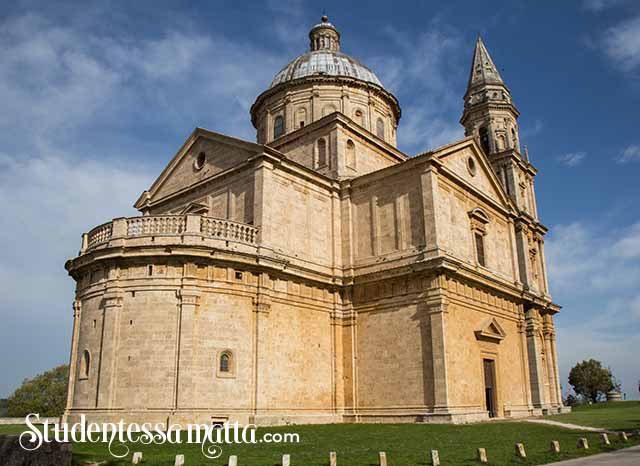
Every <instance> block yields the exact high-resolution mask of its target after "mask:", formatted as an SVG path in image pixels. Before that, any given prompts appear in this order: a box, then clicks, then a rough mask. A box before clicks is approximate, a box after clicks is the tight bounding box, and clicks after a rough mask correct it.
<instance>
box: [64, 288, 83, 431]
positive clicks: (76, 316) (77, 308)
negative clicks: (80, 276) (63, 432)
mask: <svg viewBox="0 0 640 466" xmlns="http://www.w3.org/2000/svg"><path fill="white" fill-rule="evenodd" d="M81 321H82V301H80V300H79V299H76V300H75V301H73V330H72V334H71V335H72V336H71V354H70V356H69V384H68V386H67V403H66V407H65V412H64V415H63V417H62V422H63V423H64V422H67V417H68V416H69V410H71V409H72V408H73V395H74V392H75V388H76V377H77V374H78V338H79V336H80V324H81Z"/></svg>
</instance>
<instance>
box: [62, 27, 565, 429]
mask: <svg viewBox="0 0 640 466" xmlns="http://www.w3.org/2000/svg"><path fill="white" fill-rule="evenodd" d="M309 40H310V42H309V48H310V50H309V51H308V52H307V53H304V54H303V55H300V56H299V57H297V58H295V59H294V60H293V61H291V62H290V63H289V64H288V65H287V66H286V67H285V68H283V69H282V71H280V72H279V73H277V74H276V75H275V78H274V79H273V81H272V83H271V85H270V86H269V88H268V89H266V90H265V91H264V92H262V93H261V94H260V95H259V96H258V97H257V98H256V100H255V103H254V104H253V106H252V107H251V121H252V123H253V126H254V127H255V129H256V142H251V141H245V140H241V139H238V138H235V137H231V136H227V135H223V134H219V133H216V132H213V131H210V130H206V129H202V128H196V129H195V130H194V131H193V133H192V134H191V135H190V136H189V138H188V139H187V140H186V141H185V142H184V144H183V145H182V147H180V149H179V150H178V152H177V153H176V154H175V156H174V157H173V159H171V161H170V162H169V164H168V165H167V166H166V168H165V169H164V171H163V172H162V173H160V175H159V176H158V178H157V179H156V181H155V182H154V183H153V184H152V185H151V187H149V188H148V190H146V191H144V192H143V193H142V194H141V196H140V197H139V198H138V200H137V201H136V202H135V207H136V208H137V209H138V210H139V211H140V216H138V217H132V218H116V219H113V220H111V221H108V222H107V223H104V224H102V225H99V226H97V227H95V228H93V229H92V230H90V231H89V232H88V233H85V234H84V235H83V236H82V245H81V249H80V253H79V255H78V256H77V257H75V258H73V259H71V260H69V261H67V263H66V269H67V271H68V272H69V274H70V275H71V277H73V279H74V280H75V281H76V283H77V290H76V298H75V301H74V305H73V315H74V324H73V339H72V348H71V371H70V379H69V392H68V401H67V408H66V411H65V418H66V419H67V420H68V421H70V422H75V421H77V419H78V418H79V416H80V414H86V415H87V419H88V420H90V421H92V422H107V421H113V422H117V421H119V420H120V419H124V420H125V422H172V423H185V424H186V423H190V422H191V423H193V422H200V423H211V422H214V423H218V422H224V421H227V420H229V421H236V420H237V421H240V422H241V423H248V422H251V423H255V424H257V425H277V424H287V423H335V422H473V421H479V420H484V419H488V418H491V417H505V418H516V417H524V416H532V415H539V414H542V413H554V412H561V411H563V410H565V409H566V408H564V407H563V405H562V397H561V392H560V382H559V373H558V357H557V352H556V336H555V335H556V333H555V329H554V322H553V318H554V315H555V314H556V313H558V312H559V310H560V307H559V306H558V305H556V304H554V303H553V301H552V299H551V297H550V295H549V286H548V283H547V269H546V262H545V254H544V235H545V233H546V232H547V229H546V227H545V226H544V225H543V224H542V223H540V221H539V219H538V209H537V207H536V195H535V190H534V179H535V175H536V169H535V168H534V166H533V165H532V164H531V162H530V161H529V157H528V154H527V151H526V149H525V150H524V151H523V150H521V143H520V138H519V135H518V121H517V120H518V116H519V112H518V110H517V108H516V106H515V105H514V103H513V100H512V96H511V93H510V91H509V89H508V88H507V86H506V85H505V83H504V81H503V79H502V77H501V75H500V73H499V72H498V69H497V67H496V65H495V64H494V62H493V61H492V59H491V57H490V56H489V53H488V51H487V49H486V47H485V45H484V44H483V42H482V40H481V39H480V38H478V41H477V43H476V45H475V51H474V53H473V60H472V63H471V71H470V74H469V81H468V86H467V89H466V92H465V93H464V107H463V108H462V118H461V119H460V123H461V124H462V125H463V126H464V128H465V137H464V139H461V140H459V141H452V142H451V143H450V144H447V145H445V146H442V147H438V148H431V149H428V150H426V151H425V152H423V153H420V154H418V155H413V156H410V155H407V154H404V153H403V152H401V151H400V150H398V148H397V145H396V131H397V128H398V123H399V120H400V116H401V110H400V105H399V102H398V100H397V99H396V97H395V96H394V95H393V94H392V93H391V92H389V91H388V90H387V89H385V88H384V86H383V85H382V83H381V82H380V80H379V79H378V78H377V77H376V75H375V74H374V72H373V71H372V70H370V69H369V68H367V67H366V66H364V65H363V64H362V63H360V62H359V61H358V60H356V59H355V58H353V57H351V56H349V55H347V54H345V53H343V52H342V50H341V35H340V32H339V31H338V30H337V28H336V27H335V26H334V25H333V24H331V23H330V22H329V21H328V19H327V17H326V16H323V17H322V21H321V22H320V23H319V24H317V25H315V26H314V27H313V28H312V29H311V31H310V32H309ZM461 93H462V92H461ZM425 149H426V148H425Z"/></svg>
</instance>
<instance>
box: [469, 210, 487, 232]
mask: <svg viewBox="0 0 640 466" xmlns="http://www.w3.org/2000/svg"><path fill="white" fill-rule="evenodd" d="M469 219H470V221H471V230H473V231H477V232H480V233H482V234H485V233H486V226H487V224H488V223H489V216H488V215H487V214H486V213H485V212H484V211H483V210H482V209H479V208H476V209H473V210H472V211H471V212H469Z"/></svg>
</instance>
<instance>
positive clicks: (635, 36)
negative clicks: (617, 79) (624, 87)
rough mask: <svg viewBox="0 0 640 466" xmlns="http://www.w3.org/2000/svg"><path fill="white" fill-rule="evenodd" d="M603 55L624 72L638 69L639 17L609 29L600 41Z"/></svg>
mask: <svg viewBox="0 0 640 466" xmlns="http://www.w3.org/2000/svg"><path fill="white" fill-rule="evenodd" d="M602 47H603V50H604V52H605V54H606V55H607V56H608V57H609V58H610V59H611V60H612V61H613V62H614V63H615V64H616V66H618V67H619V68H620V69H621V70H623V71H625V72H632V71H635V70H637V69H638V67H640V16H637V17H635V18H632V19H629V20H626V21H623V22H621V23H619V24H617V25H615V26H613V27H611V28H609V29H608V30H607V31H606V32H605V34H604V37H603V39H602Z"/></svg>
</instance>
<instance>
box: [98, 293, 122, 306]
mask: <svg viewBox="0 0 640 466" xmlns="http://www.w3.org/2000/svg"><path fill="white" fill-rule="evenodd" d="M102 307H104V308H109V307H122V293H119V292H107V293H105V294H104V296H103V297H102Z"/></svg>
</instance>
